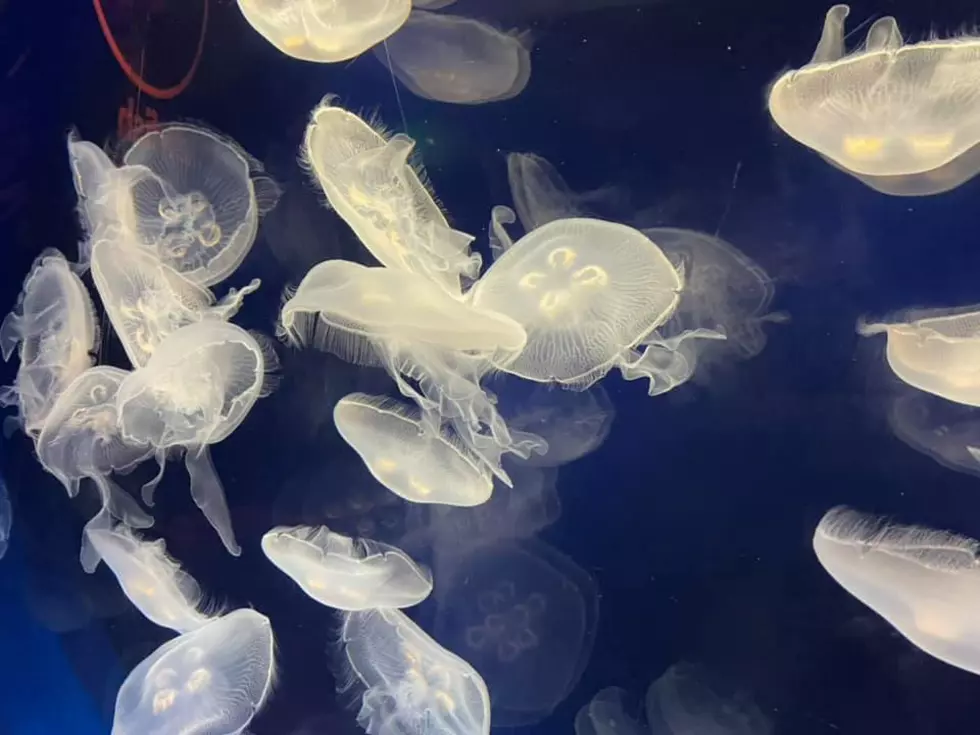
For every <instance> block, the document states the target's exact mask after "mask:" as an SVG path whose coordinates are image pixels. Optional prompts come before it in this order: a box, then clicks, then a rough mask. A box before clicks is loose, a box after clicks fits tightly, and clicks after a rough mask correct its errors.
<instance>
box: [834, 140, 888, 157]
mask: <svg viewBox="0 0 980 735" xmlns="http://www.w3.org/2000/svg"><path fill="white" fill-rule="evenodd" d="M884 147H885V141H884V140H882V139H881V138H871V137H869V136H861V137H857V138H853V137H851V136H849V135H848V136H845V138H844V152H845V153H846V154H847V155H848V156H850V157H851V158H857V159H862V158H875V157H877V156H878V154H880V153H881V150H882V148H884Z"/></svg>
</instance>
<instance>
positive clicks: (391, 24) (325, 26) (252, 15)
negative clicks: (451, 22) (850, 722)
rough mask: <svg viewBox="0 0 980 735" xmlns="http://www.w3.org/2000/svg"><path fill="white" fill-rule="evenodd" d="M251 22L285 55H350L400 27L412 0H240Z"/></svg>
mask: <svg viewBox="0 0 980 735" xmlns="http://www.w3.org/2000/svg"><path fill="white" fill-rule="evenodd" d="M238 7H239V8H241V11H242V15H244V16H245V20H247V21H248V23H249V25H250V26H252V28H254V29H255V30H256V31H258V32H259V33H260V34H262V36H263V37H264V38H265V39H266V40H267V41H268V42H269V43H271V44H272V45H273V46H275V47H276V48H277V49H279V50H280V51H282V52H283V53H284V54H286V55H287V56H292V57H293V58H295V59H302V60H303V61H318V62H324V63H329V62H335V61H346V60H348V59H353V58H354V57H355V56H359V55H360V54H362V53H364V52H365V51H367V50H368V49H369V48H371V47H372V46H374V45H375V44H378V43H381V42H382V41H384V40H385V39H386V38H388V36H390V35H391V34H392V33H394V32H395V31H396V30H398V28H399V26H401V25H402V23H404V22H405V19H406V18H408V14H409V12H411V10H412V0H238Z"/></svg>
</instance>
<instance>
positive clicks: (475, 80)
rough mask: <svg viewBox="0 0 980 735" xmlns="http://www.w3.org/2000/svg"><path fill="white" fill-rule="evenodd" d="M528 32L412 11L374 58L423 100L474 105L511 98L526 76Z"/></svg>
mask: <svg viewBox="0 0 980 735" xmlns="http://www.w3.org/2000/svg"><path fill="white" fill-rule="evenodd" d="M530 52H531V44H530V35H529V34H527V33H517V32H511V33H504V32H502V31H499V30H497V29H496V28H494V27H493V26H491V25H489V24H487V23H484V22H482V21H479V20H474V19H472V18H463V17H460V16H457V15H439V14H438V13H430V12H427V11H425V10H415V11H413V12H412V14H411V15H410V16H409V17H408V20H407V21H405V24H404V25H403V26H402V27H401V28H400V29H398V32H397V33H395V34H394V35H393V36H392V37H391V38H389V39H388V42H387V44H386V45H385V47H383V48H376V49H375V50H374V54H375V56H377V58H378V59H379V60H380V61H381V62H382V63H383V64H384V65H385V66H387V67H388V68H389V69H390V70H391V71H392V73H393V74H394V75H395V76H396V77H397V78H398V81H400V82H401V83H402V84H404V85H405V86H406V87H408V89H409V90H411V92H412V93H413V94H415V95H417V96H419V97H422V98H423V99H430V100H436V101H437V102H451V103H455V104H461V105H478V104H482V103H485V102H498V101H501V100H508V99H511V98H512V97H516V96H517V95H519V94H520V93H521V92H523V91H524V88H525V87H526V86H527V82H528V79H530V77H531V53H530Z"/></svg>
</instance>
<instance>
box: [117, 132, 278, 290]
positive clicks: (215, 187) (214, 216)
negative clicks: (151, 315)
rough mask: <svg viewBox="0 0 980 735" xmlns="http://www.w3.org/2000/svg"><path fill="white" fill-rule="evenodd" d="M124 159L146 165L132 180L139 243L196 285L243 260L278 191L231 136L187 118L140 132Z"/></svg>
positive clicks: (227, 271) (219, 278) (229, 270)
mask: <svg viewBox="0 0 980 735" xmlns="http://www.w3.org/2000/svg"><path fill="white" fill-rule="evenodd" d="M123 163H124V164H125V165H126V166H127V167H142V168H143V169H145V170H146V171H147V175H142V176H135V177H134V181H133V182H132V183H131V186H130V195H131V196H132V205H133V207H134V209H135V213H136V228H135V230H136V235H137V237H138V239H139V241H141V243H142V244H143V245H144V246H146V247H148V248H149V249H151V250H152V251H153V252H154V253H155V254H156V255H157V257H159V258H160V259H161V260H162V261H163V262H164V263H166V264H167V265H169V266H170V267H172V268H173V269H174V270H176V271H178V272H180V273H181V274H182V275H183V276H184V277H185V278H186V279H188V280H189V281H192V282H193V283H196V284H198V285H201V286H209V285H211V284H214V283H218V282H219V281H223V280H224V279H225V278H227V277H228V276H229V275H231V273H232V272H233V271H234V270H235V269H236V268H237V267H238V266H239V265H240V264H241V262H242V261H243V260H244V259H245V256H246V255H247V254H248V251H249V250H250V249H251V247H252V243H253V242H254V240H255V235H256V233H257V231H258V224H259V216H260V215H261V214H264V213H265V212H266V211H268V210H269V209H271V207H272V206H273V205H274V204H275V201H276V199H277V198H278V195H279V193H278V189H277V188H276V187H275V185H274V184H273V183H272V182H271V180H269V179H268V178H266V177H263V176H260V175H259V172H260V168H259V166H258V164H257V162H255V161H254V160H253V159H252V158H251V157H250V156H249V155H248V154H247V153H245V151H243V150H242V149H241V148H240V147H239V146H238V145H236V144H235V143H234V142H233V141H231V140H229V139H228V138H224V137H221V136H219V135H217V134H216V133H213V132H211V131H208V130H205V129H203V128H198V127H192V126H190V125H186V124H173V125H164V126H159V127H156V128H155V129H153V130H151V131H150V132H148V133H145V134H144V135H143V136H142V137H140V138H139V140H137V141H136V142H135V143H133V145H132V146H131V147H130V148H129V149H128V150H127V151H126V153H125V155H124V156H123Z"/></svg>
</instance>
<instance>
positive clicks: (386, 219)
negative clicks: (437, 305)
mask: <svg viewBox="0 0 980 735" xmlns="http://www.w3.org/2000/svg"><path fill="white" fill-rule="evenodd" d="M414 146H415V142H414V141H413V140H412V139H411V138H408V137H407V136H405V135H396V136H394V137H392V138H390V139H388V138H386V137H385V135H384V133H383V131H381V132H379V131H378V130H375V129H374V128H372V127H371V126H370V125H369V124H368V123H366V122H364V121H363V120H362V119H361V118H359V117H357V115H354V114H353V113H351V112H348V111H347V110H344V109H342V108H340V107H335V106H334V105H333V104H332V103H331V99H330V98H328V99H326V100H324V101H323V102H322V103H321V104H320V105H319V106H318V107H317V108H316V109H315V110H313V115H312V117H311V120H310V124H309V126H308V127H307V129H306V138H305V140H304V143H303V154H302V155H303V158H304V160H305V162H306V163H307V165H308V166H309V167H310V170H311V171H312V172H313V174H314V175H315V177H316V180H317V182H318V183H319V185H320V187H321V188H322V189H323V192H324V193H325V194H326V196H327V200H328V201H329V202H330V205H331V206H332V207H333V208H334V209H335V210H336V211H337V214H338V215H340V217H341V218H342V219H343V220H344V221H345V222H346V223H347V224H348V225H349V226H350V228H351V229H352V230H353V231H354V234H355V235H357V237H358V238H359V239H360V241H361V242H362V243H363V244H364V247H366V248H367V249H368V250H369V251H370V253H371V255H373V256H374V257H375V258H377V259H378V261H379V262H380V263H381V264H382V265H385V266H388V267H389V268H397V269H400V270H408V271H412V272H413V273H418V274H421V275H424V276H426V277H427V278H428V279H430V280H432V281H434V282H435V283H437V284H438V285H439V286H440V287H441V288H442V289H443V290H444V291H446V292H447V293H449V294H451V295H452V296H455V297H459V296H460V294H461V289H462V286H461V279H465V280H467V281H470V280H473V279H475V278H476V277H477V276H479V274H480V264H481V259H480V256H479V255H478V254H475V253H471V252H470V244H471V243H472V241H473V238H472V237H471V236H470V235H467V234H465V233H462V232H457V231H456V230H453V229H451V228H450V227H449V224H448V222H447V221H446V216H445V215H444V214H443V213H442V210H441V209H440V207H439V205H438V204H437V203H436V201H435V198H434V196H433V194H432V192H431V191H430V189H429V187H428V185H427V179H426V177H425V172H424V171H423V170H422V169H421V167H416V166H413V165H411V163H410V160H409V159H410V156H411V154H412V151H413V149H414Z"/></svg>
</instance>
